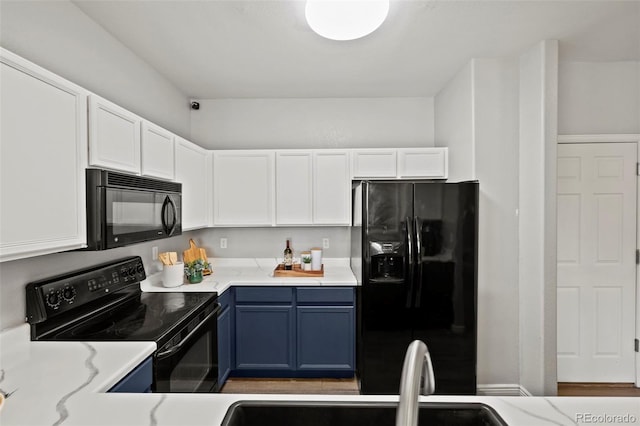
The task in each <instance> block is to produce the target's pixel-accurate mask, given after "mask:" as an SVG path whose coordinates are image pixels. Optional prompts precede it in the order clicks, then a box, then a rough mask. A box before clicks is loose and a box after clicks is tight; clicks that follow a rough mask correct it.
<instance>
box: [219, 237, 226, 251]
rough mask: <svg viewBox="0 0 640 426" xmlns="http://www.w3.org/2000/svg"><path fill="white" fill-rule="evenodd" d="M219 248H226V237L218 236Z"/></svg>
mask: <svg viewBox="0 0 640 426" xmlns="http://www.w3.org/2000/svg"><path fill="white" fill-rule="evenodd" d="M220 248H222V249H226V248H227V239H226V238H220Z"/></svg>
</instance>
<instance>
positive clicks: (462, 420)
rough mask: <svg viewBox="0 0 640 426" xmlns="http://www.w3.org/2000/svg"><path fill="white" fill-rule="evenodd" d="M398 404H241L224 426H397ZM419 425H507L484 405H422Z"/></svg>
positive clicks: (233, 406)
mask: <svg viewBox="0 0 640 426" xmlns="http://www.w3.org/2000/svg"><path fill="white" fill-rule="evenodd" d="M396 407H397V404H394V403H388V402H325V401H322V402H308V401H239V402H236V403H235V404H233V405H232V406H231V407H230V408H229V410H228V411H227V414H226V415H225V417H224V420H223V421H222V426H358V425H362V426H394V425H395V421H396ZM419 407H420V414H419V416H418V425H419V426H426V425H430V426H433V425H438V426H444V425H455V426H466V425H483V426H484V425H486V426H491V425H498V426H499V425H504V426H506V425H507V424H506V423H505V422H504V420H502V418H501V417H500V416H499V415H498V413H496V412H495V410H494V409H493V408H491V407H490V406H488V405H485V404H482V403H453V402H451V403H446V402H445V403H440V402H429V403H421V404H420V406H419Z"/></svg>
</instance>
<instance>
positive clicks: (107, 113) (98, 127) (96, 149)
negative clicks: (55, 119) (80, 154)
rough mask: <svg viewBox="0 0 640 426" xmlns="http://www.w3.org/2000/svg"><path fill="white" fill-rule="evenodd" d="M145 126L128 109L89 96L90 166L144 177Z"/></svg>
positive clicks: (97, 97) (94, 96)
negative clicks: (142, 132)
mask: <svg viewBox="0 0 640 426" xmlns="http://www.w3.org/2000/svg"><path fill="white" fill-rule="evenodd" d="M141 123H142V119H141V118H140V117H138V116H137V115H135V114H133V113H131V112H129V111H127V110H126V109H124V108H121V107H119V106H118V105H116V104H114V103H111V102H109V101H107V100H106V99H103V98H101V97H99V96H96V95H91V96H89V164H90V165H91V166H96V167H104V168H108V169H115V170H120V171H125V172H131V173H136V174H140V127H141Z"/></svg>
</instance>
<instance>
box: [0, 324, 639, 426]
mask: <svg viewBox="0 0 640 426" xmlns="http://www.w3.org/2000/svg"><path fill="white" fill-rule="evenodd" d="M154 350H155V344H154V343H140V342H100V343H77V342H31V341H29V326H28V325H26V324H25V325H22V326H20V327H17V328H14V329H10V330H7V331H4V332H2V333H1V334H0V389H2V391H4V392H13V393H12V394H11V396H10V397H9V398H8V399H7V400H5V403H4V406H3V407H2V411H0V424H1V425H3V426H18V425H19V426H23V425H54V424H55V425H58V424H62V425H67V426H74V425H79V426H80V425H81V426H88V425H145V424H150V425H156V426H163V425H180V426H183V425H191V426H192V425H220V423H221V422H222V420H223V418H224V415H225V413H226V412H227V409H228V408H229V406H230V405H231V404H233V403H234V402H236V401H240V400H289V401H358V402H363V401H381V402H395V401H397V400H398V397H397V396H358V395H241V394H107V393H104V392H105V391H106V390H108V389H109V388H110V387H111V386H113V385H114V384H115V383H117V382H118V381H119V380H120V379H121V378H123V377H124V376H125V375H126V374H127V373H128V372H129V371H130V370H132V369H133V368H134V367H135V366H136V365H137V364H139V363H140V362H141V361H142V360H144V359H145V358H146V357H147V356H149V355H150V354H151V353H152V352H153V351H154ZM14 391H15V392H14ZM421 401H424V402H481V403H485V404H487V405H489V406H491V407H493V408H494V409H495V410H496V411H497V412H498V414H499V415H500V416H501V417H502V418H503V419H504V420H505V421H506V422H507V423H508V424H510V425H521V426H528V425H531V426H539V425H583V424H584V425H586V424H607V425H616V424H626V425H628V424H640V398H596V397H590V398H568V397H553V398H541V397H481V396H429V397H421ZM579 416H582V417H581V418H582V419H584V421H578V419H579ZM588 416H591V417H588ZM595 416H603V419H604V421H602V422H597V421H593V420H594V419H596V420H597V419H598V418H597V417H595ZM615 416H620V417H619V418H618V419H616V417H615ZM624 416H626V417H624ZM587 419H589V420H587ZM616 420H618V421H616Z"/></svg>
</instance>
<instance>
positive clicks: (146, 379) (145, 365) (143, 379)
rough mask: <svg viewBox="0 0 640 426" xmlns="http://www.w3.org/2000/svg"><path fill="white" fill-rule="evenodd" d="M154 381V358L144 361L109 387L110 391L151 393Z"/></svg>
mask: <svg viewBox="0 0 640 426" xmlns="http://www.w3.org/2000/svg"><path fill="white" fill-rule="evenodd" d="M152 383H153V359H152V358H151V357H149V358H147V359H146V360H144V361H142V363H141V364H140V365H138V366H137V367H136V368H135V369H134V370H133V371H132V372H131V373H129V374H127V375H126V376H125V378H124V379H122V380H120V381H119V382H118V383H116V385H115V386H113V387H112V388H111V389H109V391H108V392H121V393H149V392H151V384H152Z"/></svg>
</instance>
